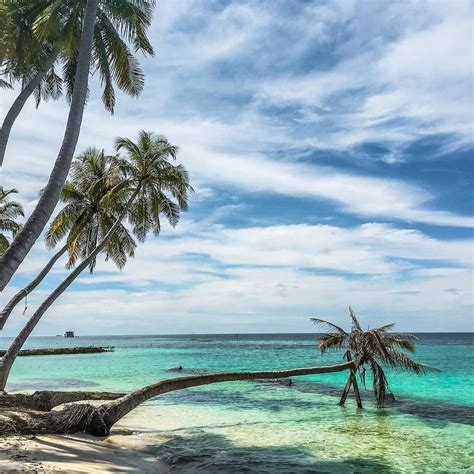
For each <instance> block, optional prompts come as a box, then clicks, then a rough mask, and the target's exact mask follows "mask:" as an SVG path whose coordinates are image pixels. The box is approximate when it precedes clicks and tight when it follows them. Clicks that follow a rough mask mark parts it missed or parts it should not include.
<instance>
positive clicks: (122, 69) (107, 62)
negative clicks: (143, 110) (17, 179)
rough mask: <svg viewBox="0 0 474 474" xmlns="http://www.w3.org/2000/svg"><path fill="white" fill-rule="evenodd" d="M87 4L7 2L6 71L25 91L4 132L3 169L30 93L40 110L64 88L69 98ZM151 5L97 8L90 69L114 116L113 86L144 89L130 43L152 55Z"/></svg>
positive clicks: (0, 139) (109, 0)
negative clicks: (96, 75)
mask: <svg viewBox="0 0 474 474" xmlns="http://www.w3.org/2000/svg"><path fill="white" fill-rule="evenodd" d="M85 5H86V2H85V0H80V1H77V0H38V1H36V2H31V1H30V0H15V1H13V0H3V6H4V7H5V9H6V13H5V15H6V16H7V17H10V21H9V22H8V23H7V24H8V27H6V28H4V32H3V34H1V37H0V39H1V43H2V44H3V45H4V46H3V47H0V58H2V59H3V61H2V71H3V74H4V75H5V76H7V77H8V79H9V81H8V84H11V83H14V82H20V83H21V85H22V90H21V92H20V94H19V95H18V97H17V98H16V100H15V101H14V103H13V104H12V106H11V107H10V110H9V111H8V113H7V115H6V117H5V119H4V122H3V124H2V127H1V129H0V166H1V164H2V162H3V158H4V155H5V149H6V146H7V143H8V139H9V135H10V131H11V128H12V126H13V124H14V122H15V120H16V118H17V117H18V115H19V113H20V112H21V109H22V108H23V106H24V104H25V102H26V101H27V99H28V98H29V96H30V95H31V94H33V95H34V96H35V99H36V106H38V105H39V103H40V101H41V99H45V100H48V99H50V98H52V99H54V100H55V99H58V98H59V97H60V96H61V95H62V93H63V89H64V88H65V89H66V94H67V97H68V100H69V99H70V98H71V95H72V90H73V85H74V79H75V73H76V67H77V50H78V43H79V40H80V36H81V30H82V24H83V12H84V8H85ZM152 6H153V4H152V3H151V2H149V1H143V0H142V1H140V2H136V1H132V0H122V1H120V2H117V1H113V0H102V2H101V3H100V4H99V6H98V9H97V18H96V23H95V28H94V40H93V44H92V48H93V49H92V63H91V70H92V71H94V70H97V71H98V72H99V77H100V81H101V84H102V86H103V94H102V100H103V102H104V105H105V107H106V109H107V110H109V111H110V112H111V113H113V111H114V106H115V91H114V83H116V84H117V86H118V88H119V89H121V90H123V91H124V92H125V93H127V94H129V95H131V96H133V97H136V96H138V95H139V94H140V93H141V92H142V90H143V85H144V76H143V72H142V70H141V68H140V65H139V63H138V60H137V59H136V57H135V56H134V55H133V54H132V52H131V50H130V47H129V45H128V44H127V42H128V43H131V42H132V43H133V48H134V49H135V51H136V52H137V51H139V52H142V53H144V54H150V55H153V48H152V46H151V44H150V42H149V40H148V38H147V35H146V29H147V28H148V26H149V25H150V21H151V8H152ZM61 66H62V76H61V75H60V74H58V71H57V69H58V68H60V67H61Z"/></svg>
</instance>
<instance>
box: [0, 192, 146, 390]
mask: <svg viewBox="0 0 474 474" xmlns="http://www.w3.org/2000/svg"><path fill="white" fill-rule="evenodd" d="M139 192H140V187H137V189H136V190H135V191H134V192H133V194H132V195H131V196H130V198H129V200H128V202H127V204H126V206H125V208H124V210H123V212H122V213H121V214H120V216H119V217H118V218H117V220H116V221H115V222H114V225H113V226H112V227H111V228H110V229H109V231H108V232H107V234H105V236H104V238H103V239H102V240H101V241H100V243H99V244H98V245H97V247H96V248H95V249H94V250H93V252H91V253H90V255H89V256H88V257H87V258H86V259H84V260H83V261H82V262H81V263H80V264H79V265H78V266H77V267H76V268H75V269H74V270H73V271H72V272H71V273H70V274H69V275H68V276H67V277H66V278H65V279H64V280H63V281H62V282H61V284H60V285H59V286H57V287H56V289H55V290H54V291H53V292H52V293H50V294H49V296H48V297H47V298H46V299H45V300H44V301H43V303H41V305H40V306H39V308H38V309H37V310H36V311H35V312H34V313H33V315H32V316H31V318H30V319H29V321H28V322H27V323H26V324H25V326H24V327H23V329H22V330H21V331H20V333H19V334H18V336H17V337H16V338H15V339H14V340H13V342H12V343H11V345H10V347H9V348H8V349H7V352H6V353H5V355H4V356H3V357H2V358H1V359H0V392H2V391H4V390H5V387H6V384H7V380H8V375H9V374H10V370H11V368H12V365H13V363H14V362H15V359H16V358H17V356H18V354H19V352H20V350H21V348H22V347H23V344H24V343H25V342H26V340H27V339H28V337H29V336H30V334H31V333H32V331H33V329H34V328H35V327H36V325H37V324H38V322H39V320H40V319H41V317H42V316H43V314H44V313H45V312H46V310H47V309H48V308H49V307H50V306H51V305H52V304H53V303H54V302H55V301H56V300H57V299H58V298H59V296H61V294H62V293H64V291H66V289H67V288H68V287H69V285H70V284H71V283H72V282H73V281H74V280H75V279H76V278H77V277H78V276H79V275H80V274H81V273H82V271H83V270H84V269H85V268H87V267H88V266H89V263H90V262H91V261H92V260H93V259H94V258H95V257H97V255H98V254H99V253H100V252H101V251H102V250H103V249H104V247H105V245H106V244H107V242H108V241H109V240H110V238H111V237H112V235H113V234H114V232H115V231H116V229H117V227H118V226H119V225H120V223H121V222H122V220H123V218H124V217H125V215H126V214H127V212H128V209H129V207H130V205H131V204H132V202H133V201H134V200H135V198H136V197H137V195H138V193H139Z"/></svg>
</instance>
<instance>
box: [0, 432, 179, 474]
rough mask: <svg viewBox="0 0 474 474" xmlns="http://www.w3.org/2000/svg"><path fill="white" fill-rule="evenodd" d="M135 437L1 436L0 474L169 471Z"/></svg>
mask: <svg viewBox="0 0 474 474" xmlns="http://www.w3.org/2000/svg"><path fill="white" fill-rule="evenodd" d="M151 445H152V444H151V443H147V442H146V440H143V439H141V438H138V437H136V436H124V435H112V436H109V437H108V438H106V439H105V440H100V439H97V438H94V437H92V436H87V435H68V436H49V435H48V436H12V437H5V438H4V437H0V472H2V473H3V472H56V471H61V472H68V473H92V472H94V473H103V472H143V473H147V472H150V473H151V472H153V473H158V474H161V473H166V472H170V469H169V467H167V466H166V464H164V463H163V462H161V461H160V460H159V459H157V458H156V456H155V455H153V453H152V452H151V449H150V447H151Z"/></svg>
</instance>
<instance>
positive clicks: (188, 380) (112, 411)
mask: <svg viewBox="0 0 474 474" xmlns="http://www.w3.org/2000/svg"><path fill="white" fill-rule="evenodd" d="M353 366H354V363H353V362H345V363H343V364H338V365H331V366H326V367H306V368H298V369H288V370H268V371H261V372H221V373H215V374H206V375H192V376H189V377H179V378H175V379H168V380H162V381H160V382H157V383H155V384H152V385H148V386H147V387H143V388H141V389H139V390H135V391H134V392H131V393H129V394H127V395H125V396H124V397H122V398H119V399H117V400H115V401H113V402H111V403H108V404H105V405H102V406H101V407H99V408H100V410H98V411H97V412H96V414H97V415H98V416H92V417H90V419H89V420H88V423H87V427H86V432H87V433H90V434H93V435H96V436H104V435H106V434H108V433H109V431H110V428H111V427H112V426H113V425H114V424H115V423H116V422H117V421H118V420H120V419H121V418H123V417H124V416H125V415H127V414H128V413H130V412H131V411H132V410H133V409H135V408H136V407H137V406H138V405H140V404H142V403H143V402H145V401H147V400H149V399H150V398H153V397H156V396H158V395H162V394H163V393H168V392H172V391H175V390H182V389H185V388H190V387H198V386H200V385H208V384H212V383H221V382H235V381H238V380H255V379H273V378H282V377H296V376H301V375H310V374H327V373H332V372H342V371H344V370H347V369H350V368H351V367H353Z"/></svg>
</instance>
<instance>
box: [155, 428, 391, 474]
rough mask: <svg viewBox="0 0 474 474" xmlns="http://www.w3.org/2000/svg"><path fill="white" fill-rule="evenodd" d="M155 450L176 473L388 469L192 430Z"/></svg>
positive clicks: (379, 464)
mask: <svg viewBox="0 0 474 474" xmlns="http://www.w3.org/2000/svg"><path fill="white" fill-rule="evenodd" d="M154 452H155V454H157V455H159V457H160V459H162V460H163V461H164V462H166V463H167V464H169V465H170V466H171V468H172V470H173V472H180V473H276V472H278V473H294V472H298V473H302V474H305V473H308V474H309V473H316V472H318V473H326V472H327V473H342V474H343V473H354V472H364V473H365V472H367V473H372V472H374V473H375V472H376V473H380V472H384V473H390V472H393V471H392V470H391V467H390V466H389V465H387V464H385V463H382V462H379V461H376V460H371V459H362V458H349V459H345V460H341V461H321V460H317V459H315V458H314V457H313V456H311V455H310V454H308V453H307V452H305V451H304V450H303V449H300V448H294V447H265V448H261V447H254V446H244V447H240V446H234V445H233V444H231V443H230V442H229V440H228V439H227V438H226V437H224V436H222V435H218V434H212V433H206V432H202V431H196V432H195V433H193V435H192V436H190V437H175V438H173V439H171V440H170V441H167V442H165V443H163V444H162V445H160V446H159V447H158V448H157V449H156V450H154Z"/></svg>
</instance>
